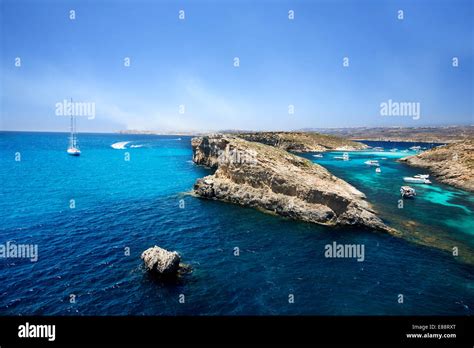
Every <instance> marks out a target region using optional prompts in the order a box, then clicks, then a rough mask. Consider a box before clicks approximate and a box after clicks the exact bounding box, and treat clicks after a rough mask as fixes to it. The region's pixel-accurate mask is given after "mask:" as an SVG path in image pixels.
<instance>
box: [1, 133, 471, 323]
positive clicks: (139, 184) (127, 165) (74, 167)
mask: <svg viewBox="0 0 474 348" xmlns="http://www.w3.org/2000/svg"><path fill="white" fill-rule="evenodd" d="M190 141H191V138H190V137H187V136H155V135H129V134H79V145H80V147H81V151H82V154H81V156H80V157H72V156H68V155H67V154H66V148H67V143H68V139H67V134H62V133H33V132H32V133H28V132H1V133H0V164H1V165H0V183H1V193H0V194H1V199H0V221H1V224H0V247H1V246H2V245H3V246H6V245H7V243H8V245H16V246H19V245H34V246H36V247H37V260H32V259H30V258H26V257H23V258H18V257H7V256H8V255H3V257H0V315H15V316H16V315H74V316H77V315H114V316H115V315H136V316H143V315H165V316H174V315H463V316H464V315H466V316H467V315H472V314H473V309H474V261H473V258H474V256H473V255H474V253H473V250H474V198H473V195H472V194H470V193H468V192H465V191H463V190H459V189H456V188H453V187H449V186H446V185H444V184H442V183H440V182H438V181H437V180H436V179H434V178H431V180H432V182H433V183H432V184H431V185H416V184H414V185H411V186H413V187H414V188H415V189H416V191H417V196H416V197H415V198H414V199H412V200H406V199H405V200H402V202H401V203H400V192H399V190H400V186H402V185H404V182H403V180H402V178H403V177H404V176H411V175H415V174H423V173H425V172H423V171H422V170H420V169H416V168H411V167H409V166H407V165H406V164H404V163H401V162H398V161H397V160H398V159H400V158H402V157H404V156H407V155H410V154H414V153H415V152H414V151H412V150H410V149H409V148H410V147H412V146H415V145H417V146H421V147H424V148H430V147H432V146H434V145H435V144H423V143H397V142H366V143H367V144H368V145H370V146H372V147H383V149H384V150H383V151H374V149H373V148H371V149H369V150H367V151H359V152H349V156H350V160H349V161H341V160H338V159H335V158H334V157H335V156H340V155H341V154H342V152H337V151H335V152H327V153H324V154H323V157H315V156H314V155H317V154H315V153H307V154H303V155H301V156H303V157H306V158H308V159H310V160H311V161H313V162H315V163H318V164H320V165H322V166H324V167H326V168H327V169H328V170H330V171H331V172H332V173H333V174H334V175H336V176H338V177H340V178H342V179H344V180H346V181H348V182H349V183H350V184H352V185H353V186H355V187H356V188H357V189H359V190H360V191H362V192H364V193H365V194H366V196H367V199H368V201H369V202H370V203H371V204H372V206H373V208H374V209H375V210H376V211H377V212H378V214H379V216H380V217H381V218H382V219H383V220H384V221H385V222H386V223H387V224H388V225H390V226H392V227H395V228H397V229H399V230H400V231H401V235H400V236H396V235H388V234H385V233H381V232H376V231H370V230H366V229H362V228H349V227H344V228H330V227H325V226H320V225H316V224H310V223H305V222H298V221H293V220H290V219H287V218H283V217H278V216H274V215H270V214H266V213H264V212H261V211H257V210H254V209H251V208H245V207H241V206H237V205H233V204H229V203H223V202H218V201H211V200H204V199H200V198H197V197H194V196H192V195H191V194H190V192H191V190H192V188H193V184H194V182H195V181H196V179H198V178H201V177H203V176H206V175H210V174H212V170H210V169H207V168H204V167H201V166H197V165H195V164H194V163H193V162H192V149H191V144H190ZM390 150H392V151H390ZM368 159H374V160H378V161H379V163H380V168H381V172H380V173H376V172H375V167H372V166H368V165H366V164H364V162H365V161H366V160H368ZM333 243H337V244H343V245H363V246H364V251H365V255H364V260H363V261H358V260H357V259H356V258H350V257H346V258H335V257H333V258H329V257H326V255H325V251H326V250H327V249H326V248H327V246H328V245H332V244H333ZM154 245H158V246H160V247H163V248H165V249H168V250H176V251H178V252H179V253H180V254H181V256H182V262H183V263H186V264H188V265H190V266H191V268H192V272H191V273H188V274H184V275H182V276H180V277H178V278H176V279H173V280H167V281H162V280H160V279H157V278H156V277H154V276H152V275H150V274H148V273H147V271H146V270H145V269H144V266H143V262H142V260H141V259H140V255H141V253H142V252H143V251H144V250H146V249H147V248H149V247H152V246H154Z"/></svg>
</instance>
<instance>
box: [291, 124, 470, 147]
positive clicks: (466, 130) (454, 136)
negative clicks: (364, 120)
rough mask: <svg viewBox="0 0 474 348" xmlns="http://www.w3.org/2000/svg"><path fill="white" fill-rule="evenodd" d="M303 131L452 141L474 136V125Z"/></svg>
mask: <svg viewBox="0 0 474 348" xmlns="http://www.w3.org/2000/svg"><path fill="white" fill-rule="evenodd" d="M300 131H302V132H311V131H312V132H314V131H316V132H319V133H323V134H331V135H337V136H340V137H344V138H347V139H351V140H375V141H377V140H379V141H409V142H427V143H451V142H455V141H460V140H463V139H467V138H472V137H474V126H446V127H376V128H371V127H357V128H307V129H302V130H300Z"/></svg>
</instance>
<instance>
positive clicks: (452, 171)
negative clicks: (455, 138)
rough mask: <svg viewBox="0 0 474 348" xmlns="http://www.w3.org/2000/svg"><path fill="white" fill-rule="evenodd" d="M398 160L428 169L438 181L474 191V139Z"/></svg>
mask: <svg viewBox="0 0 474 348" xmlns="http://www.w3.org/2000/svg"><path fill="white" fill-rule="evenodd" d="M400 161H402V162H406V163H408V164H409V165H411V166H414V167H420V168H425V169H428V170H429V171H430V172H431V173H432V174H433V175H434V176H435V177H436V179H438V180H439V181H441V182H443V183H445V184H448V185H452V186H455V187H458V188H461V189H464V190H467V191H470V192H474V139H473V138H468V139H465V140H463V141H460V142H456V143H451V144H448V145H445V146H438V147H435V148H434V149H431V150H428V151H425V152H422V153H420V154H418V155H415V156H410V157H405V158H402V159H401V160H400Z"/></svg>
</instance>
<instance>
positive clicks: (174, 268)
mask: <svg viewBox="0 0 474 348" xmlns="http://www.w3.org/2000/svg"><path fill="white" fill-rule="evenodd" d="M141 258H142V260H143V261H144V262H145V267H146V269H147V270H148V271H150V272H154V273H157V274H159V275H172V274H176V273H177V272H178V270H179V267H180V263H179V262H180V260H181V257H180V256H179V254H178V253H177V252H176V251H168V250H165V249H163V248H160V247H159V246H156V245H155V246H154V247H152V248H149V249H147V250H145V251H144V252H143V253H142V256H141Z"/></svg>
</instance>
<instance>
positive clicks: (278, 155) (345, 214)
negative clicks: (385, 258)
mask: <svg viewBox="0 0 474 348" xmlns="http://www.w3.org/2000/svg"><path fill="white" fill-rule="evenodd" d="M192 147H193V152H194V156H193V160H194V162H196V163H197V164H202V165H206V166H209V167H212V168H216V169H217V170H216V172H215V173H214V174H213V175H209V176H206V177H204V178H202V179H198V180H197V181H196V183H195V185H194V192H195V193H196V194H197V195H199V196H200V197H203V198H209V199H217V200H222V201H226V202H231V203H235V204H240V205H243V206H249V207H254V208H258V209H262V210H264V211H267V212H271V213H276V214H278V215H282V216H286V217H290V218H293V219H297V220H303V221H308V222H314V223H318V224H323V225H330V226H336V225H357V226H366V227H369V228H375V229H379V230H384V231H387V232H394V230H393V229H390V228H389V227H387V226H386V225H385V224H384V223H383V222H382V220H381V219H380V218H378V217H377V216H376V215H375V213H374V211H373V210H372V208H371V207H370V205H369V204H368V202H367V201H366V200H365V195H364V194H363V193H362V192H360V191H359V190H357V189H356V188H355V187H353V186H352V185H350V184H348V183H347V182H345V181H343V180H341V179H339V178H337V177H335V176H334V175H332V174H331V173H329V172H328V171H327V170H326V169H325V168H323V167H322V166H320V165H317V164H313V163H312V162H310V161H309V160H306V159H304V158H301V157H299V156H296V155H294V154H291V153H289V152H287V151H285V150H283V149H281V148H279V147H272V146H268V145H264V144H261V143H258V142H251V141H246V140H244V139H242V138H240V137H236V136H233V135H222V134H220V135H211V136H204V137H196V138H193V139H192Z"/></svg>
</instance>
